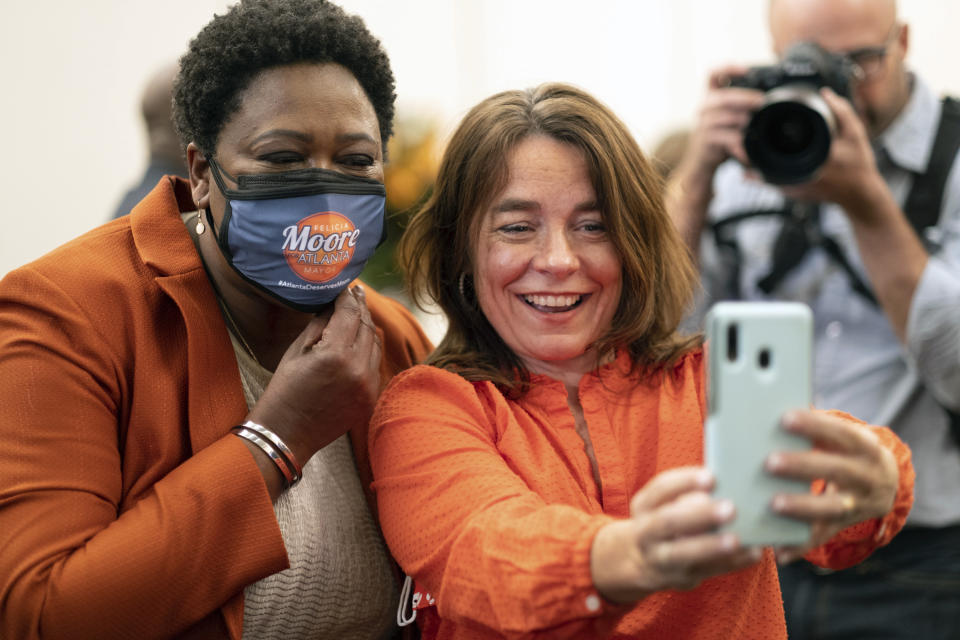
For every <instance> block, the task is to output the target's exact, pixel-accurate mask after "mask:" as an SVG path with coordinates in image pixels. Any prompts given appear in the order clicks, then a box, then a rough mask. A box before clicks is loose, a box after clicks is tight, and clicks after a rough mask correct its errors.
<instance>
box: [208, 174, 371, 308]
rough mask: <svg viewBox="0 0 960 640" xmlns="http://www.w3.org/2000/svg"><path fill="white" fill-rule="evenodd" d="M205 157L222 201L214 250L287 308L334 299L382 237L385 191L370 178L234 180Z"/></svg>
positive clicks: (277, 176)
mask: <svg viewBox="0 0 960 640" xmlns="http://www.w3.org/2000/svg"><path fill="white" fill-rule="evenodd" d="M209 162H210V171H211V173H212V174H213V178H214V180H215V181H216V183H217V186H218V187H219V188H220V191H221V193H223V195H224V198H226V201H227V203H226V208H225V209H224V214H223V222H222V223H221V225H220V232H219V233H217V232H216V230H214V235H215V236H216V239H217V245H218V246H219V247H220V251H221V252H222V253H223V255H224V257H225V258H226V260H227V262H228V263H229V264H230V266H231V267H233V269H234V271H236V272H237V273H238V274H239V275H240V277H241V278H243V279H244V280H246V281H247V282H249V283H250V284H252V285H254V286H255V287H257V288H258V289H260V290H261V291H265V292H266V293H268V294H270V295H271V296H273V297H274V298H276V299H277V300H279V301H281V302H283V303H284V304H286V305H288V306H290V307H293V308H294V309H297V310H299V311H308V312H317V311H319V310H320V309H322V308H323V307H324V306H325V305H327V304H329V303H330V302H331V301H333V299H334V298H336V297H337V295H338V294H339V293H340V292H341V291H343V290H344V289H345V288H346V287H347V285H348V284H350V282H352V281H353V280H354V279H355V278H356V277H357V276H358V275H360V272H361V271H362V270H363V267H364V265H366V263H367V260H369V259H370V256H372V255H373V252H374V251H375V250H376V248H377V247H378V246H380V244H381V243H382V242H383V241H384V239H385V233H386V226H385V225H384V206H385V203H386V191H385V190H384V187H383V184H382V183H380V182H377V181H376V180H371V179H369V178H360V177H356V176H348V175H345V174H342V173H337V172H336V171H328V170H326V169H297V170H295V171H283V172H280V173H267V174H257V175H242V176H238V177H237V178H234V177H233V176H231V175H230V174H228V173H227V172H226V171H224V170H223V169H222V168H220V166H219V165H218V164H217V162H216V161H215V160H214V159H213V158H210V160H209ZM221 174H223V175H226V176H227V177H228V178H230V180H232V181H233V182H235V183H236V184H237V188H236V189H228V188H227V186H226V185H225V184H224V181H223V176H222V175H221ZM206 214H207V216H208V217H209V216H210V212H209V210H207V212H206ZM210 227H211V228H213V224H210Z"/></svg>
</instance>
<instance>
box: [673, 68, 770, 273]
mask: <svg viewBox="0 0 960 640" xmlns="http://www.w3.org/2000/svg"><path fill="white" fill-rule="evenodd" d="M746 71H747V69H746V67H739V66H728V67H723V68H720V69H716V70H714V71H713V72H712V73H711V74H710V81H709V85H708V88H707V94H706V97H705V98H704V101H703V103H702V105H701V107H700V111H699V114H698V115H697V120H696V123H695V125H694V128H693V131H692V132H691V134H690V141H689V143H688V147H687V150H686V152H685V153H684V156H683V159H682V160H681V162H680V163H679V165H678V166H677V168H676V169H675V170H674V172H673V173H672V174H671V176H670V180H669V182H668V184H667V193H666V206H667V211H668V212H669V213H670V216H671V218H672V219H673V222H674V224H675V225H676V227H677V229H678V230H679V231H680V233H681V235H682V236H683V238H684V240H685V241H686V242H687V245H688V246H689V247H690V249H691V251H692V254H693V255H694V256H696V255H697V253H698V250H699V242H700V233H701V231H702V230H703V224H704V220H705V218H706V212H707V207H708V205H709V204H710V200H711V199H712V198H713V174H714V172H715V171H716V170H717V167H718V166H720V164H721V163H722V162H724V161H725V160H727V159H728V158H731V157H732V158H736V159H737V160H739V161H740V162H742V163H746V162H747V157H746V152H745V151H744V149H743V128H744V127H745V126H746V125H747V122H748V121H749V119H750V115H751V113H753V111H754V110H756V109H758V108H759V107H760V105H762V104H763V99H764V98H763V93H762V92H761V91H756V90H754V89H743V88H734V87H730V86H729V81H730V78H731V77H733V76H738V75H742V74H744V73H746Z"/></svg>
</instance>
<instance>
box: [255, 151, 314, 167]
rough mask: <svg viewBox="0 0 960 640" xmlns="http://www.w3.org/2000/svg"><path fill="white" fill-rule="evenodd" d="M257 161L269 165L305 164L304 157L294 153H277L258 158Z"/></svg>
mask: <svg viewBox="0 0 960 640" xmlns="http://www.w3.org/2000/svg"><path fill="white" fill-rule="evenodd" d="M257 160H258V161H259V162H267V163H269V164H295V163H297V162H303V156H302V155H301V154H299V153H295V152H292V151H275V152H273V153H265V154H263V155H260V156H257Z"/></svg>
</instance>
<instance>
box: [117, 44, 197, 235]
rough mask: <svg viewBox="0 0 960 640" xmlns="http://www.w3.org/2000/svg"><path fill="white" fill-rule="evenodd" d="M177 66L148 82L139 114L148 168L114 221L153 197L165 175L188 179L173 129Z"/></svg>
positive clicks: (121, 203) (154, 75) (169, 67)
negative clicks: (149, 196) (142, 126)
mask: <svg viewBox="0 0 960 640" xmlns="http://www.w3.org/2000/svg"><path fill="white" fill-rule="evenodd" d="M176 77H177V64H176V63H175V62H174V63H170V64H167V65H164V66H163V67H161V68H160V69H158V70H156V71H155V72H154V73H153V74H152V75H151V76H150V78H149V80H148V81H147V86H146V87H145V88H144V90H143V97H142V99H141V100H140V114H141V115H142V116H143V125H144V129H145V130H146V134H147V153H148V155H147V166H146V169H144V172H143V176H141V178H140V180H139V181H138V182H137V184H135V185H134V186H132V187H130V189H129V190H128V191H127V192H126V193H125V194H124V195H123V198H122V199H121V200H120V204H119V205H117V208H116V210H115V211H114V212H113V216H112V217H114V218H119V217H120V216H125V215H127V214H128V213H130V210H131V209H133V205H135V204H137V203H138V202H140V201H141V200H143V197H144V196H145V195H147V194H148V193H150V192H151V191H152V190H153V188H154V187H155V186H157V182H159V181H160V178H162V177H163V176H165V175H171V176H180V177H181V178H186V177H187V161H186V158H185V157H184V155H183V148H182V147H181V146H180V139H179V137H178V136H177V132H176V130H175V129H174V127H173V80H174V78H176Z"/></svg>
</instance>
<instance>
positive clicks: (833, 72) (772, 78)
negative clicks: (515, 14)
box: [730, 42, 853, 184]
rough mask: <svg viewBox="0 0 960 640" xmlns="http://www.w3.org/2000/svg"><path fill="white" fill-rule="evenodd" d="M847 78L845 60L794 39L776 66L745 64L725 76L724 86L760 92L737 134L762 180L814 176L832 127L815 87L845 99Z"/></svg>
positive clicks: (799, 179)
mask: <svg viewBox="0 0 960 640" xmlns="http://www.w3.org/2000/svg"><path fill="white" fill-rule="evenodd" d="M852 78H853V66H852V63H851V62H850V61H849V59H848V58H846V57H845V56H842V55H837V54H833V53H830V52H828V51H825V50H824V49H823V48H821V47H820V46H818V45H817V44H815V43H813V42H798V43H797V44H795V45H793V46H792V47H790V48H789V49H788V50H787V52H786V54H785V55H784V57H783V60H781V61H780V62H779V63H778V64H775V65H770V66H761V67H751V68H750V69H749V70H748V71H747V73H746V74H745V75H742V76H737V77H734V78H731V79H730V86H733V87H746V88H749V89H758V90H760V91H763V92H765V94H766V96H765V101H764V104H763V106H762V107H761V108H760V109H758V110H757V111H755V112H754V113H753V115H752V116H751V118H750V122H749V123H748V124H747V127H746V129H745V130H744V134H743V145H744V149H745V150H746V152H747V157H748V158H749V159H750V163H751V164H752V165H753V167H754V168H756V169H757V170H758V171H760V173H761V174H762V175H763V178H764V180H766V181H767V182H770V183H773V184H798V183H801V182H807V181H808V180H810V179H811V178H813V177H814V175H816V172H817V170H818V169H819V168H820V167H821V166H822V165H823V163H824V162H825V161H826V159H827V156H828V155H829V153H830V142H831V140H832V138H833V135H834V132H835V130H836V122H835V119H834V117H833V113H832V112H831V111H830V107H829V106H828V105H827V103H826V102H825V101H824V99H823V98H822V97H821V96H820V93H819V91H820V89H821V88H822V87H829V88H830V89H832V90H833V91H834V92H835V93H837V94H838V95H840V96H843V97H845V98H849V97H850V80H851V79H852Z"/></svg>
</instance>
